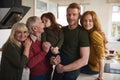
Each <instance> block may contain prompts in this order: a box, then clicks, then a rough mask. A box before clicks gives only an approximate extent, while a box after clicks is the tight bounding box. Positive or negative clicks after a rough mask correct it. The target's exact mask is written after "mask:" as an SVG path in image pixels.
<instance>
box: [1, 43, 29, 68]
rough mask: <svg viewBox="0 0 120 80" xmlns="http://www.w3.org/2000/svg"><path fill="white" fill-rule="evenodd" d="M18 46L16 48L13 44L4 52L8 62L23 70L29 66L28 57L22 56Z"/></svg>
mask: <svg viewBox="0 0 120 80" xmlns="http://www.w3.org/2000/svg"><path fill="white" fill-rule="evenodd" d="M16 47H17V48H18V46H14V45H12V44H8V45H7V46H6V48H5V49H4V51H3V54H5V56H6V58H7V59H8V61H9V62H10V63H11V64H12V65H13V66H15V67H16V68H23V67H25V66H26V64H27V60H28V59H27V57H26V56H25V55H23V53H22V55H21V51H19V50H18V49H17V48H16ZM20 50H21V49H20Z"/></svg>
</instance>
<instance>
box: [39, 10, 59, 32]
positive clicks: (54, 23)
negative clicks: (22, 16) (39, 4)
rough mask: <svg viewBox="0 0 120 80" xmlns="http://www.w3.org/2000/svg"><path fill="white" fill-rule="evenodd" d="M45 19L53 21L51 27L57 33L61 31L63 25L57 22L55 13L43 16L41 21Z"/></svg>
mask: <svg viewBox="0 0 120 80" xmlns="http://www.w3.org/2000/svg"><path fill="white" fill-rule="evenodd" d="M43 17H46V18H48V19H49V20H50V21H51V26H50V27H52V28H53V29H54V30H55V31H59V29H60V26H61V25H60V24H58V23H57V22H56V18H55V16H54V14H53V13H51V12H48V13H44V14H42V15H41V20H42V19H43Z"/></svg>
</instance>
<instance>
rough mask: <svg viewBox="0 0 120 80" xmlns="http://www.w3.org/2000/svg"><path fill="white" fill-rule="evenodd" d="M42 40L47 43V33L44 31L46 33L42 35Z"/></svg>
mask: <svg viewBox="0 0 120 80" xmlns="http://www.w3.org/2000/svg"><path fill="white" fill-rule="evenodd" d="M41 40H42V41H43V42H45V41H46V32H45V31H44V32H43V33H42V35H41Z"/></svg>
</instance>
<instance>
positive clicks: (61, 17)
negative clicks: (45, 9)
mask: <svg viewBox="0 0 120 80" xmlns="http://www.w3.org/2000/svg"><path fill="white" fill-rule="evenodd" d="M67 7H68V6H58V19H57V21H58V23H60V24H61V25H63V26H66V25H67V24H68V23H67V20H66V9H67ZM80 7H81V14H82V13H83V11H84V7H83V6H82V5H81V6H80Z"/></svg>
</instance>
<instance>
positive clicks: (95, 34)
mask: <svg viewBox="0 0 120 80" xmlns="http://www.w3.org/2000/svg"><path fill="white" fill-rule="evenodd" d="M90 38H91V40H93V41H98V42H100V41H103V37H102V36H101V34H100V33H99V32H97V31H93V32H92V33H91V34H90Z"/></svg>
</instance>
